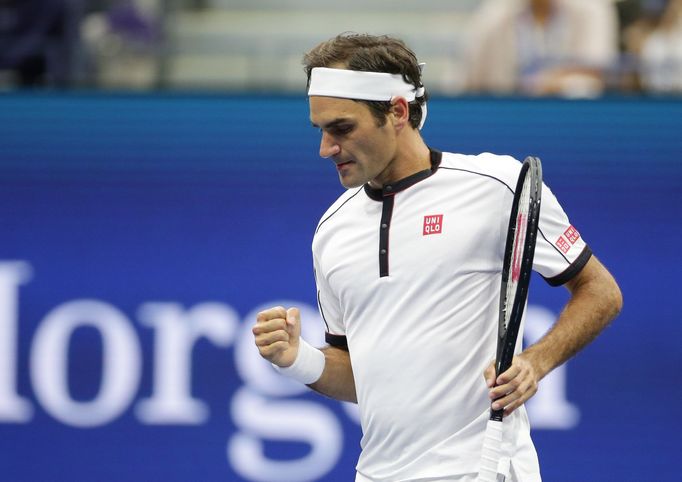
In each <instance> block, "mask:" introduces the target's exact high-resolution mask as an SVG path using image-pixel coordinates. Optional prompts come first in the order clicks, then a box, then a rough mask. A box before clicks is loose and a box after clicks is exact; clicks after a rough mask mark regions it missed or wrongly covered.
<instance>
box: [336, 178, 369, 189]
mask: <svg viewBox="0 0 682 482" xmlns="http://www.w3.org/2000/svg"><path fill="white" fill-rule="evenodd" d="M339 182H340V183H341V185H342V186H343V187H345V188H346V189H352V188H354V187H360V186H362V185H363V184H365V182H366V181H365V180H363V179H351V178H348V177H346V178H344V177H343V176H339Z"/></svg>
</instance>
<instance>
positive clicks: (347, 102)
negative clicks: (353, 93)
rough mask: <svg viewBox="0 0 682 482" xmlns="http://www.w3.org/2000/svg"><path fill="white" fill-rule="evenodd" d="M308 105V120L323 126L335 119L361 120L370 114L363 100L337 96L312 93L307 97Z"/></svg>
mask: <svg viewBox="0 0 682 482" xmlns="http://www.w3.org/2000/svg"><path fill="white" fill-rule="evenodd" d="M308 103H309V105H310V121H311V122H312V123H313V125H316V126H320V127H323V126H324V125H325V124H328V123H330V122H333V121H334V120H337V119H341V118H343V119H350V120H357V121H359V120H362V119H363V118H365V117H366V116H371V113H370V111H369V107H367V105H366V104H365V103H363V102H356V101H354V100H351V99H340V98H338V97H322V96H317V95H313V96H311V97H309V98H308Z"/></svg>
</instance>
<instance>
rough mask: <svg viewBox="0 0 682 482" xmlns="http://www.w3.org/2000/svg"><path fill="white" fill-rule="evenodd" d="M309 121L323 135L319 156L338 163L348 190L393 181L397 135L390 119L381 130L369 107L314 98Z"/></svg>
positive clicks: (344, 184)
mask: <svg viewBox="0 0 682 482" xmlns="http://www.w3.org/2000/svg"><path fill="white" fill-rule="evenodd" d="M309 101H310V120H311V122H312V123H313V125H314V126H315V127H319V129H320V131H321V133H322V139H321V141H320V156H321V157H323V158H329V159H331V160H332V161H333V162H334V164H336V169H337V171H338V173H339V180H340V181H341V184H343V186H344V187H346V188H351V187H358V186H362V185H363V184H365V183H366V182H370V181H372V184H373V185H374V186H375V187H379V186H381V185H383V184H384V183H386V182H389V181H391V180H393V179H391V173H392V161H393V159H394V158H395V155H396V136H395V131H394V129H393V125H392V122H391V120H390V117H391V116H390V114H389V117H388V118H387V122H386V123H385V124H384V125H383V126H381V127H379V126H378V125H377V120H376V118H375V117H374V116H373V115H372V113H371V112H370V110H369V107H368V106H367V105H366V104H364V103H361V102H355V101H353V100H350V99H339V98H336V97H320V96H312V97H310V99H309Z"/></svg>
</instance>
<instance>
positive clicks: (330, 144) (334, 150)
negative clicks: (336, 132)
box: [320, 131, 341, 159]
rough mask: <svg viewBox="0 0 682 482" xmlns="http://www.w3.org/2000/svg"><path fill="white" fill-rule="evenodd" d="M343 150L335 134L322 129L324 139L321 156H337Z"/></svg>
mask: <svg viewBox="0 0 682 482" xmlns="http://www.w3.org/2000/svg"><path fill="white" fill-rule="evenodd" d="M339 152H341V146H339V145H338V144H337V143H336V140H335V139H334V137H333V136H331V135H329V134H328V133H326V132H324V131H322V139H321V140H320V157H322V158H323V159H327V158H330V157H332V156H336V155H337V154H338V153H339Z"/></svg>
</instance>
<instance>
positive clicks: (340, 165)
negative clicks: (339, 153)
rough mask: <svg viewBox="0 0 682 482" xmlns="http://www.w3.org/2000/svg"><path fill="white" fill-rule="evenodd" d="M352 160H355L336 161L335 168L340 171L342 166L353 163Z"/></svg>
mask: <svg viewBox="0 0 682 482" xmlns="http://www.w3.org/2000/svg"><path fill="white" fill-rule="evenodd" d="M354 162H355V161H344V162H337V163H336V169H338V170H339V171H340V170H341V169H343V168H344V167H346V166H350V165H351V164H353V163H354Z"/></svg>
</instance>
